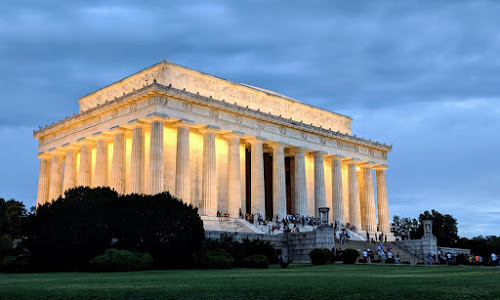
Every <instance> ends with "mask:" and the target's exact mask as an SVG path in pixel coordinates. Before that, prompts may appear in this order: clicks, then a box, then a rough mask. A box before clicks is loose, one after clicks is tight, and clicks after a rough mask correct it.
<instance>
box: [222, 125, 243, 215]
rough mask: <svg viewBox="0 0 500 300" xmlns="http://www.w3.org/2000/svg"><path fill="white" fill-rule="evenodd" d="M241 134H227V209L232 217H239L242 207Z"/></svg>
mask: <svg viewBox="0 0 500 300" xmlns="http://www.w3.org/2000/svg"><path fill="white" fill-rule="evenodd" d="M240 136H241V134H236V133H230V134H227V135H225V137H226V139H227V141H228V144H229V149H228V163H227V178H228V183H227V210H228V213H229V216H230V217H233V218H238V217H239V209H240V208H241V209H242V210H243V208H242V207H241V170H240V164H241V163H240Z"/></svg>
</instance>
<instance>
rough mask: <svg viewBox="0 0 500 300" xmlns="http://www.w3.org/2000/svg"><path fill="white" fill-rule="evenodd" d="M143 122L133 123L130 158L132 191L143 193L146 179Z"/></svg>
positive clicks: (132, 192)
mask: <svg viewBox="0 0 500 300" xmlns="http://www.w3.org/2000/svg"><path fill="white" fill-rule="evenodd" d="M143 126H144V125H143V124H142V123H140V122H136V123H133V124H132V126H131V127H132V156H131V160H130V193H131V194H134V193H135V194H142V193H143V185H144V184H143V179H144V129H143Z"/></svg>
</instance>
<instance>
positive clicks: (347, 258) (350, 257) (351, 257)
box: [342, 248, 359, 264]
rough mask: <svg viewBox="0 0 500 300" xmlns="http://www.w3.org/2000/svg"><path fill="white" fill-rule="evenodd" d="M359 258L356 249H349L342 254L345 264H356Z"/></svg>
mask: <svg viewBox="0 0 500 300" xmlns="http://www.w3.org/2000/svg"><path fill="white" fill-rule="evenodd" d="M358 256H359V254H358V251H357V250H356V249H351V248H348V249H345V250H344V251H343V252H342V258H343V262H344V264H354V263H355V262H356V260H357V259H358Z"/></svg>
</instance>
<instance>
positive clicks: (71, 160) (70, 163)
mask: <svg viewBox="0 0 500 300" xmlns="http://www.w3.org/2000/svg"><path fill="white" fill-rule="evenodd" d="M65 150H66V154H65V157H66V158H65V159H64V179H63V193H64V192H65V191H67V190H69V189H71V188H74V187H75V186H76V151H77V150H76V147H75V146H73V145H68V146H66V147H65Z"/></svg>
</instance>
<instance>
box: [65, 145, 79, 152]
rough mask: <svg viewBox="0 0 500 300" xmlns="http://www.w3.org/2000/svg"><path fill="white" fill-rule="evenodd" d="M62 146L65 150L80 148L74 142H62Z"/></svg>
mask: <svg viewBox="0 0 500 300" xmlns="http://www.w3.org/2000/svg"><path fill="white" fill-rule="evenodd" d="M62 148H63V149H64V150H65V151H68V150H78V149H80V147H78V145H75V144H70V143H66V144H63V145H62Z"/></svg>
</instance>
